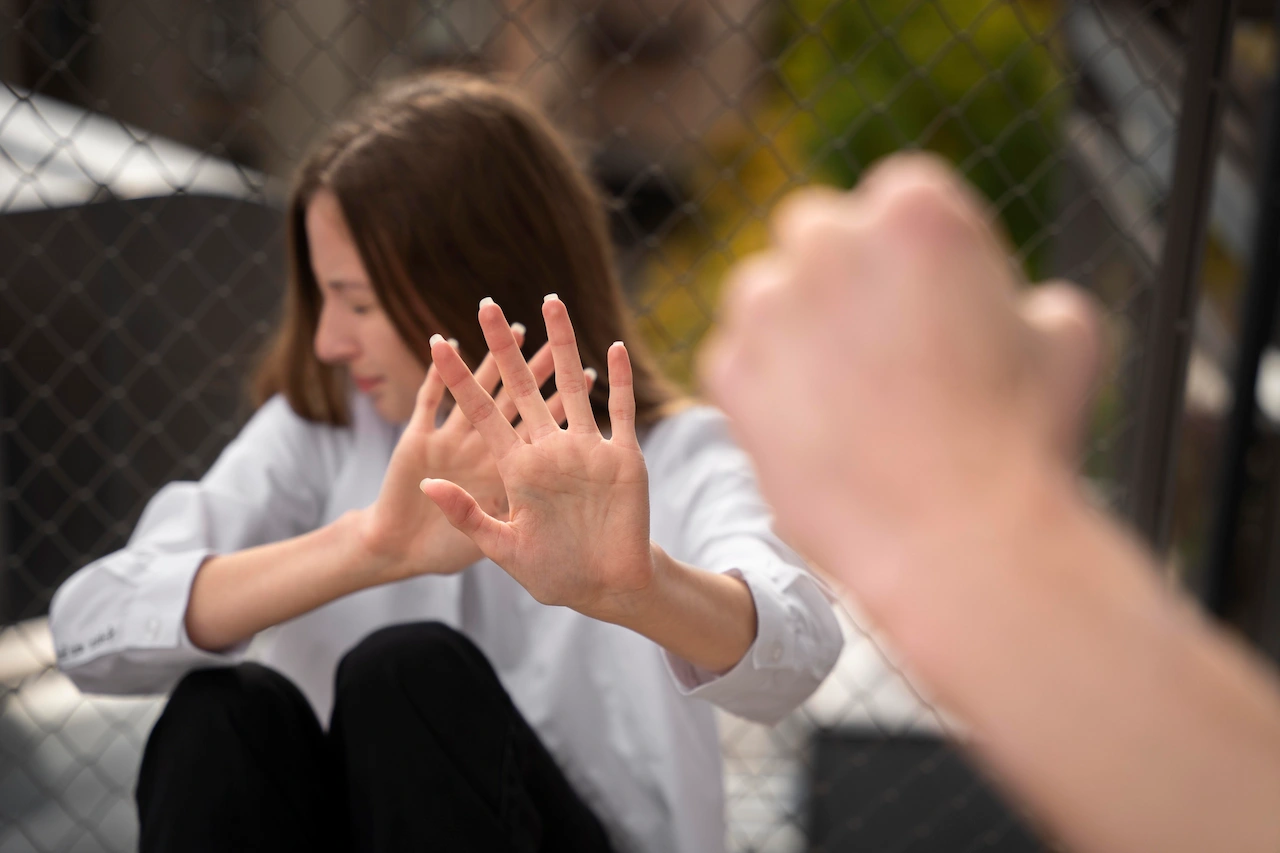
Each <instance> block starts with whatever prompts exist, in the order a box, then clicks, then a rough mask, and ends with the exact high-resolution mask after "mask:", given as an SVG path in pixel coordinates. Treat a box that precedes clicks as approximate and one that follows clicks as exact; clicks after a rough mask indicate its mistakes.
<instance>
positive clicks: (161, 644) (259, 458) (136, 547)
mask: <svg viewBox="0 0 1280 853" xmlns="http://www.w3.org/2000/svg"><path fill="white" fill-rule="evenodd" d="M347 432H348V431H346V430H339V429H336V428H333V427H328V426H323V425H319V424H314V423H310V422H308V421H304V420H303V419H302V418H300V417H298V415H297V414H295V413H294V412H293V410H292V409H291V408H290V407H289V404H288V403H287V402H286V401H285V400H284V399H283V398H280V397H277V398H273V399H272V400H270V401H268V402H267V403H266V404H265V405H264V406H263V407H262V408H260V409H259V410H258V411H257V413H255V414H254V416H253V417H252V418H251V419H250V420H249V423H248V424H246V425H245V427H244V429H243V430H242V431H241V432H240V434H239V435H238V436H237V437H236V438H235V439H234V440H233V441H232V442H231V443H230V444H229V445H228V446H227V447H226V449H225V450H224V451H223V452H222V454H221V456H219V457H218V460H217V461H216V462H215V463H214V465H213V467H212V468H210V469H209V472H208V473H207V474H206V475H205V476H204V478H203V479H201V480H200V481H199V482H176V483H170V484H169V485H167V486H165V487H164V488H163V489H161V490H160V491H159V492H157V493H156V495H155V497H153V498H152V499H151V502H150V503H148V504H147V507H146V509H145V510H144V511H143V513H142V517H141V519H139V521H138V526H137V527H136V528H135V530H134V532H133V535H132V536H131V537H130V539H129V543H128V544H127V545H126V546H125V547H124V548H123V549H122V550H120V551H117V552H115V553H114V554H110V555H108V556H106V557H103V558H101V559H99V560H96V561H94V562H92V563H89V564H88V565H86V566H85V567H84V568H82V569H80V570H79V571H78V572H76V573H75V574H74V575H72V576H71V577H70V578H69V579H68V580H67V581H66V582H65V583H64V584H63V585H62V586H61V587H60V588H59V589H58V591H57V593H56V594H55V595H54V597H53V601H52V602H51V604H50V607H49V626H50V629H51V631H52V633H53V640H54V646H55V649H56V651H57V655H58V665H59V667H60V668H61V669H62V670H63V672H65V673H66V674H67V675H68V676H69V677H70V678H71V680H72V681H74V682H75V684H76V685H77V686H78V687H79V688H80V689H81V690H83V691H85V692H90V693H115V694H129V693H161V692H165V691H167V690H168V689H169V688H170V687H172V686H173V684H174V683H175V682H176V681H177V680H178V679H179V678H180V677H181V676H182V675H183V674H185V673H186V672H188V671H190V670H192V669H194V668H196V667H199V666H219V665H227V664H230V663H234V662H235V661H237V660H238V659H240V657H241V656H242V655H243V652H244V649H245V647H247V645H248V644H247V643H245V644H242V645H241V646H239V647H237V648H234V649H229V650H227V651H225V652H223V653H217V654H215V653H211V652H207V651H204V650H202V649H200V648H197V647H196V646H195V645H194V644H193V643H192V642H191V638H190V637H188V636H187V632H186V628H185V622H186V612H187V600H188V597H189V595H190V591H191V583H192V581H193V580H194V579H195V575H196V572H197V571H199V569H200V566H201V565H202V564H203V562H204V560H205V559H206V558H207V557H209V556H210V555H214V554H223V553H230V552H233V551H238V550H242V549H244V548H249V547H253V546H255V545H261V544H264V543H267V542H274V541H278V540H280V539H286V538H288V537H290V536H296V535H299V534H301V533H304V532H306V531H307V530H310V529H313V528H314V527H316V526H317V525H318V524H319V521H320V518H321V516H322V514H323V512H324V506H325V502H326V499H327V492H328V486H329V483H330V482H332V479H333V476H334V473H335V471H336V467H337V464H338V456H339V454H340V452H341V450H342V442H343V435H344V434H345V433H347Z"/></svg>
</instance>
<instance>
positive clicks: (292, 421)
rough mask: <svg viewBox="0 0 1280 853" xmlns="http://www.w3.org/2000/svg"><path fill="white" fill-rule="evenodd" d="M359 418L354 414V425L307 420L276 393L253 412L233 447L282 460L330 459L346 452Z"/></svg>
mask: <svg viewBox="0 0 1280 853" xmlns="http://www.w3.org/2000/svg"><path fill="white" fill-rule="evenodd" d="M353 415H354V412H353ZM357 421H358V418H356V417H354V416H353V418H352V425H351V426H333V425H331V424H324V423H318V422H316V421H311V420H308V419H306V418H304V417H302V416H301V415H299V414H298V413H297V412H295V411H294V409H293V407H292V406H291V405H289V401H288V400H286V399H285V398H284V397H283V396H281V395H279V394H277V395H276V396H274V397H272V398H271V399H269V400H267V401H266V402H265V403H263V404H262V405H261V406H259V407H258V410H257V411H256V412H254V413H253V415H252V416H250V418H249V420H248V422H247V423H246V424H245V425H244V428H243V429H241V430H240V434H239V435H238V436H236V439H235V441H234V442H232V445H231V447H232V448H236V449H239V450H241V451H247V452H250V453H255V454H262V455H266V456H268V457H274V458H276V459H278V460H280V461H284V460H285V459H290V458H294V459H303V460H305V459H312V460H317V461H319V460H325V461H330V460H332V459H334V458H336V457H338V456H341V455H342V454H344V453H345V451H346V449H347V448H348V447H349V446H350V445H351V443H352V441H353V439H354V434H355V428H354V427H355V424H356V422H357ZM229 449H231V448H229Z"/></svg>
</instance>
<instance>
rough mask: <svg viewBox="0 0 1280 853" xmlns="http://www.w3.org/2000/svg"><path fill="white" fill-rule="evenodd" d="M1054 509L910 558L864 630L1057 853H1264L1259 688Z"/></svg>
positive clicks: (1269, 762)
mask: <svg viewBox="0 0 1280 853" xmlns="http://www.w3.org/2000/svg"><path fill="white" fill-rule="evenodd" d="M1071 491H1072V490H1071V489H1070V488H1063V487H1053V488H1051V489H1050V491H1049V492H1048V493H1041V494H1028V495H1027V496H1026V497H1025V500H1024V501H1022V506H1021V508H1020V509H1018V510H1011V511H1008V512H1001V513H993V514H992V516H991V520H990V521H989V522H988V523H987V524H986V525H985V526H974V527H973V528H972V531H973V532H972V535H971V537H970V538H969V540H968V541H960V540H959V539H954V540H951V539H949V541H948V542H947V543H940V544H941V547H939V548H938V549H937V553H933V554H917V555H916V557H917V558H918V559H912V560H911V561H910V564H911V571H904V572H902V573H901V576H902V579H903V580H902V583H901V585H900V586H897V587H896V588H894V590H893V592H892V595H891V596H890V597H889V598H885V599H881V600H880V601H878V602H875V604H876V607H875V612H873V613H872V615H873V616H874V617H877V619H878V621H879V622H880V624H881V627H882V628H883V629H884V631H885V633H886V635H887V637H888V639H890V640H891V641H892V642H893V643H894V644H895V646H897V647H898V649H899V651H900V652H901V653H902V656H903V659H904V663H905V664H906V665H907V667H908V668H909V669H910V670H911V671H912V672H913V673H915V674H916V675H917V676H918V677H919V678H920V680H921V682H922V683H923V684H924V685H926V686H927V687H928V688H929V689H930V690H931V692H932V693H933V694H934V695H935V697H936V698H937V699H938V700H939V701H940V703H941V704H942V705H943V706H945V707H947V708H948V709H949V710H952V711H954V712H955V713H956V714H957V715H958V716H959V718H960V719H962V720H963V721H964V722H965V723H966V724H967V726H968V727H969V729H970V732H971V734H972V745H973V747H974V748H975V749H976V750H977V752H978V754H979V755H980V756H981V757H983V758H984V759H985V760H986V761H987V763H988V764H989V765H990V766H991V767H992V768H993V769H994V771H995V772H996V774H997V776H999V777H1001V778H1003V779H1004V780H1006V781H1008V782H1010V783H1012V784H1013V790H1016V791H1019V792H1021V793H1022V794H1023V796H1024V797H1025V798H1026V799H1027V801H1028V805H1030V806H1031V807H1032V809H1033V811H1034V812H1035V813H1036V814H1037V815H1039V816H1040V817H1041V818H1043V819H1044V820H1045V821H1046V822H1047V823H1048V824H1049V827H1050V829H1051V831H1052V832H1053V833H1054V834H1056V835H1058V836H1060V837H1061V838H1062V839H1063V840H1064V841H1065V842H1066V845H1067V847H1068V848H1069V849H1073V850H1091V851H1104V850H1161V851H1165V853H1169V851H1188V853H1190V851H1202V850H1233V851H1255V850H1256V851H1259V853H1261V852H1262V851H1274V850H1280V808H1277V804H1278V803H1280V691H1278V690H1277V688H1276V684H1275V681H1274V677H1273V676H1272V674H1271V673H1269V672H1267V671H1266V670H1265V669H1264V668H1263V667H1262V666H1261V665H1260V664H1259V663H1258V662H1257V661H1255V660H1254V659H1253V657H1252V655H1251V654H1249V653H1248V652H1246V651H1245V650H1244V649H1243V648H1242V647H1240V646H1239V645H1238V644H1236V643H1235V642H1233V641H1231V640H1230V639H1229V638H1228V637H1226V636H1225V635H1224V634H1223V633H1222V632H1221V631H1220V630H1219V629H1217V628H1216V627H1215V626H1213V625H1211V624H1210V623H1208V622H1207V621H1206V620H1204V619H1203V618H1202V617H1201V616H1200V615H1199V614H1198V613H1196V612H1195V611H1194V610H1193V609H1192V608H1191V607H1190V606H1189V604H1188V603H1186V602H1184V601H1182V600H1180V599H1179V598H1178V597H1177V596H1176V595H1175V594H1173V593H1171V592H1170V591H1169V590H1168V589H1166V588H1165V586H1164V584H1163V583H1162V582H1161V581H1160V579H1159V577H1158V573H1157V570H1156V567H1155V566H1154V564H1153V562H1152V560H1151V559H1150V557H1149V556H1148V555H1147V554H1146V553H1145V552H1144V551H1143V550H1142V548H1141V547H1140V546H1139V545H1138V544H1137V543H1136V542H1134V541H1133V540H1132V539H1131V537H1130V536H1129V535H1128V534H1126V533H1125V532H1124V531H1122V530H1121V529H1120V528H1119V527H1118V526H1116V525H1115V524H1114V523H1112V522H1111V521H1110V520H1108V519H1106V518H1104V517H1103V516H1102V515H1101V514H1099V513H1096V512H1094V511H1093V510H1091V509H1090V508H1089V507H1087V506H1085V504H1084V501H1083V500H1082V499H1080V498H1079V497H1078V496H1077V495H1073V494H1071ZM1003 519H1012V520H1014V521H1013V522H1012V526H1007V525H1006V524H1005V523H1004V522H1003ZM858 572H859V570H858V569H856V568H852V567H851V568H850V571H849V572H848V576H849V577H854V576H856V575H857V574H858Z"/></svg>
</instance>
